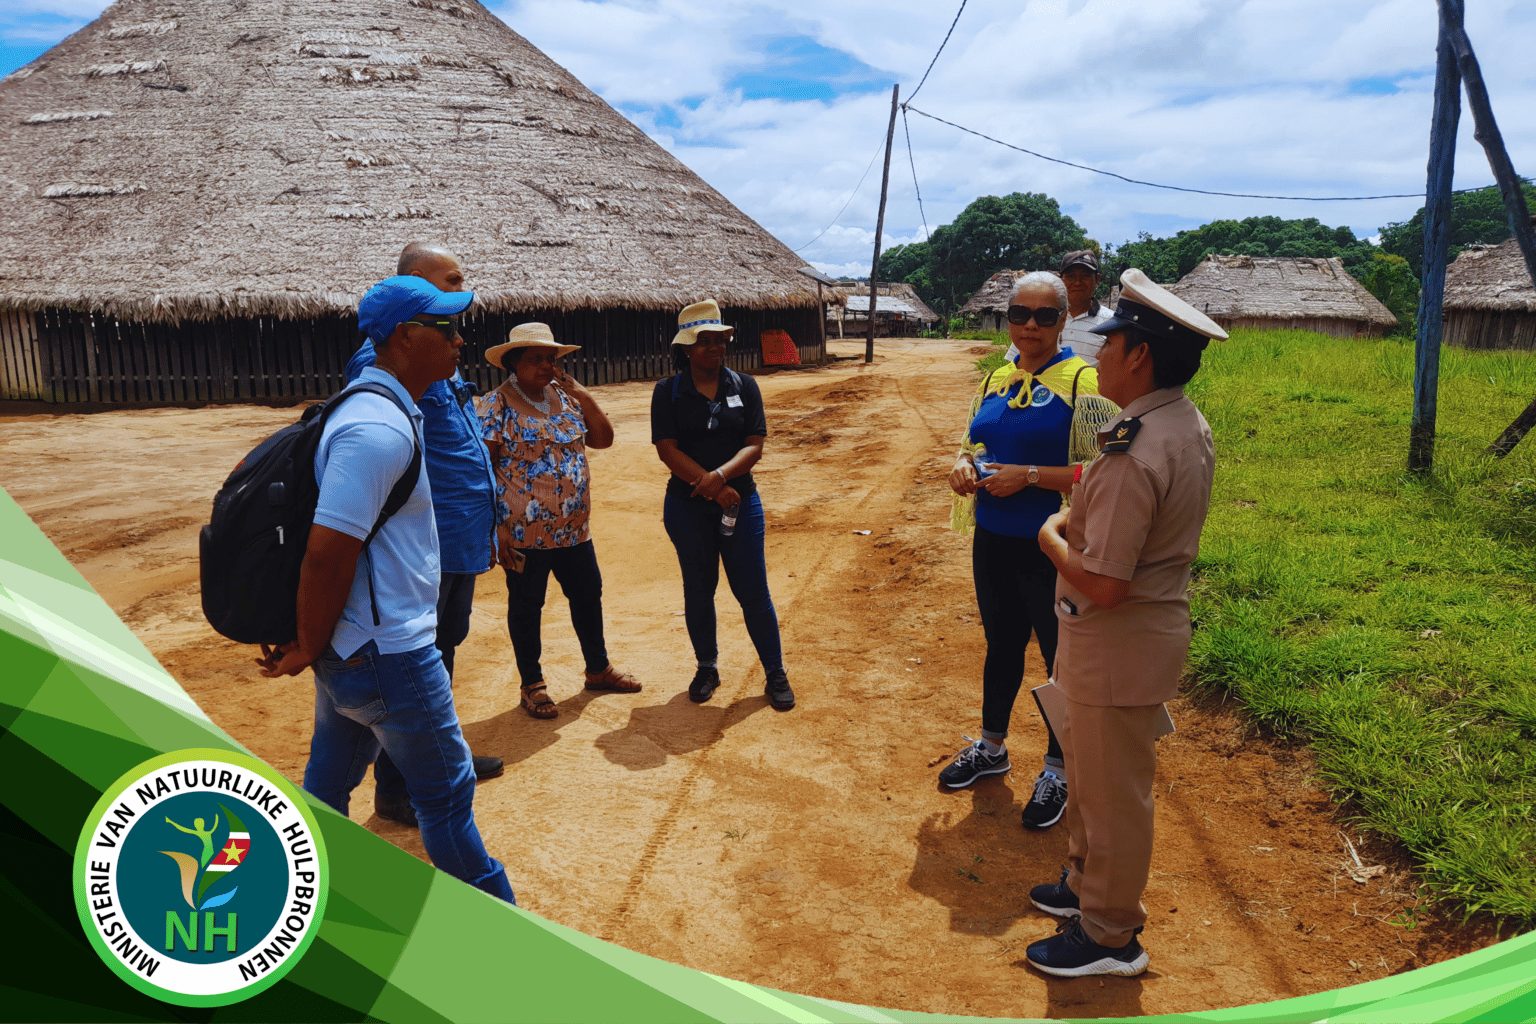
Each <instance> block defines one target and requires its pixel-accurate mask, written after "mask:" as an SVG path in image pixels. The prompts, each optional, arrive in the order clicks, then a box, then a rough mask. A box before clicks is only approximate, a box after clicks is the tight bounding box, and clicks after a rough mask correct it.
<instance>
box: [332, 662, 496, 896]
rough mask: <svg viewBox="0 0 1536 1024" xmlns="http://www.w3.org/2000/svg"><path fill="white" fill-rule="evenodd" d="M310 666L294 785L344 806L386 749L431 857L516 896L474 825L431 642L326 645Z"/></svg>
mask: <svg viewBox="0 0 1536 1024" xmlns="http://www.w3.org/2000/svg"><path fill="white" fill-rule="evenodd" d="M314 669H315V733H314V737H313V739H311V740H310V745H309V763H308V764H307V765H306V766H305V768H304V788H305V789H307V790H308V791H309V792H311V793H313V794H314V795H315V796H316V797H318V798H319V799H320V800H322V801H324V802H325V803H327V804H329V805H330V806H331V807H333V808H335V809H336V810H337V811H338V812H339V813H341V814H342V815H345V814H346V813H347V805H348V803H349V800H350V797H351V794H352V790H353V789H354V788H356V786H357V784H358V783H359V782H361V781H362V779H363V775H364V774H365V773H366V772H367V771H368V763H369V762H370V761H372V760H373V759H374V757H375V756H376V755H377V754H378V752H379V751H380V750H381V749H382V750H388V751H389V752H390V756H391V757H393V758H394V759H395V760H396V761H397V762H398V763H399V764H400V766H401V768H402V770H403V771H404V772H405V784H406V787H407V789H408V790H409V791H410V797H411V806H413V807H414V808H415V809H416V820H417V821H419V822H420V823H421V842H422V845H423V846H425V847H426V848H427V856H428V857H431V858H432V863H433V864H435V865H437V866H438V867H439V868H441V869H442V870H444V871H446V872H448V873H449V874H450V875H453V876H454V877H455V878H460V879H463V880H464V881H466V882H468V883H469V884H470V885H473V886H476V887H478V888H480V889H483V890H485V891H486V892H488V893H490V894H491V895H492V896H499V897H500V898H501V899H504V900H506V901H507V902H508V903H512V902H516V901H515V900H514V899H513V896H512V886H511V885H510V884H509V883H508V882H507V873H506V871H505V870H504V869H503V868H502V866H501V864H500V863H499V862H498V861H497V860H496V859H495V858H494V857H492V856H491V855H490V854H488V853H486V852H485V843H484V842H483V841H482V839H481V838H480V830H479V829H478V828H477V827H476V826H475V812H474V800H475V772H474V768H473V767H471V765H470V754H469V745H468V744H466V743H465V742H464V733H463V732H462V731H461V730H460V728H459V716H458V712H456V711H455V710H454V707H453V690H452V689H451V688H450V687H449V684H448V673H447V672H446V671H445V670H444V669H443V659H442V656H441V655H439V654H438V653H437V649H436V648H435V647H422V648H419V649H417V650H414V651H405V652H402V653H399V654H380V653H379V652H378V648H377V647H376V646H375V645H374V644H373V643H372V642H369V643H367V644H365V645H363V647H362V648H361V649H360V650H358V651H357V652H355V653H354V654H353V655H352V657H350V658H347V659H345V660H343V659H341V658H338V657H337V656H336V652H334V651H332V650H329V649H327V650H326V652H325V653H324V654H323V655H321V656H320V658H319V659H318V660H317V661H316V662H315V664H314Z"/></svg>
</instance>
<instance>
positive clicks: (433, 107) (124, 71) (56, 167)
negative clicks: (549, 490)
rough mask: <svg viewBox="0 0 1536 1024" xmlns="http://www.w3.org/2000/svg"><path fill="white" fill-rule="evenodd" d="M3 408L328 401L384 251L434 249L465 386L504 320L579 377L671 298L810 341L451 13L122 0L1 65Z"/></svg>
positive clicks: (722, 202)
mask: <svg viewBox="0 0 1536 1024" xmlns="http://www.w3.org/2000/svg"><path fill="white" fill-rule="evenodd" d="M0 200H3V206H4V209H5V217H6V237H7V239H8V240H9V244H8V245H6V246H5V247H4V250H3V252H0V398H8V399H40V400H43V401H48V402H56V403H124V402H131V403H147V404H161V403H182V402H203V401H248V400H273V399H291V398H300V397H311V396H320V395H325V394H328V393H330V392H331V391H333V390H335V389H336V388H337V387H339V386H340V385H341V383H342V372H343V367H344V365H345V361H346V359H347V356H348V355H349V354H350V353H351V352H352V351H353V350H354V349H355V348H356V345H357V340H358V335H357V331H356V324H355V320H354V318H353V309H354V306H355V303H356V302H357V299H358V298H359V297H360V296H361V295H362V294H363V292H364V290H365V289H366V288H367V287H368V285H369V284H371V283H372V282H373V281H376V280H378V279H379V278H382V277H385V276H387V275H389V274H391V273H393V270H394V262H395V258H396V256H397V254H398V253H399V251H400V248H401V246H402V245H403V244H404V243H405V242H407V241H411V240H422V241H430V242H439V243H442V244H445V245H447V246H449V247H450V248H452V249H454V250H455V251H457V252H458V253H459V254H460V256H461V258H462V260H463V262H464V265H465V268H466V270H467V272H468V275H469V282H470V286H471V287H473V288H474V290H475V291H476V292H477V294H478V296H479V301H478V302H477V303H476V306H475V307H474V310H473V311H472V314H473V315H472V317H471V321H472V322H471V323H470V324H469V325H468V326H469V330H467V331H466V346H465V352H464V367H465V370H464V372H465V374H466V376H473V377H477V378H478V379H479V381H480V383H481V384H482V386H487V385H490V384H491V383H493V382H494V380H495V376H496V375H495V372H494V371H492V370H491V369H490V368H489V367H487V366H485V365H484V361H483V359H481V357H480V353H481V351H483V349H484V347H485V346H486V345H488V344H493V343H495V342H497V341H500V340H501V339H502V338H503V337H504V336H505V333H506V330H507V328H508V327H509V326H510V325H512V324H515V323H518V322H520V321H524V320H543V321H546V322H548V323H549V324H550V325H551V326H552V327H553V328H554V332H555V336H556V337H558V338H559V339H561V340H562V341H568V342H572V343H575V344H579V345H581V346H583V347H582V350H581V351H580V352H579V353H577V354H576V355H575V356H573V357H572V358H571V359H570V360H569V362H570V363H572V364H573V365H572V370H573V372H575V373H576V374H577V375H578V376H579V377H581V378H582V379H584V380H586V381H587V382H589V383H604V382H608V381H617V380H625V379H633V378H643V377H653V376H657V375H660V374H663V373H667V372H670V367H671V364H670V361H669V357H668V352H667V342H668V341H669V340H670V338H671V337H672V334H673V332H674V330H675V323H676V321H675V318H676V314H677V311H678V309H680V308H681V307H682V306H684V305H685V304H687V303H689V302H692V301H695V300H697V299H700V298H704V297H706V296H711V297H714V298H715V299H717V300H719V302H720V303H721V305H722V306H723V307H725V316H726V317H727V319H728V320H729V321H730V322H731V323H734V324H735V325H736V326H737V337H738V345H737V346H736V347H735V348H734V349H733V353H732V355H731V357H730V359H731V363H732V365H734V366H738V367H747V366H753V365H756V364H757V362H758V360H759V348H758V340H759V335H760V334H761V332H763V331H765V330H770V329H781V330H785V331H788V333H789V334H790V335H791V336H792V337H793V339H794V341H795V342H796V343H797V344H798V345H799V346H800V348H801V353H802V356H803V357H804V358H806V359H807V360H808V361H811V360H814V359H816V358H817V357H818V356H819V346H820V331H821V326H822V323H821V317H822V311H821V302H820V300H819V299H818V297H817V285H816V283H815V282H814V281H813V280H811V279H809V278H807V277H804V276H801V275H800V274H798V273H796V271H797V270H798V269H799V268H801V267H802V266H803V261H801V260H800V259H799V258H798V257H796V256H795V255H794V253H792V252H790V251H789V250H788V249H787V248H786V247H785V246H784V245H783V244H781V243H780V242H779V241H778V240H777V239H775V238H773V237H772V236H771V235H769V234H768V232H767V231H765V230H764V229H763V228H762V227H760V226H759V225H758V224H756V223H755V222H754V221H753V220H752V219H751V218H749V217H747V216H746V215H745V214H743V213H742V212H741V211H740V210H738V209H737V208H736V207H735V206H733V205H732V204H731V203H730V202H729V201H728V200H727V199H726V198H725V197H724V196H722V195H721V194H720V193H718V192H716V191H715V190H714V189H713V188H711V187H710V186H709V185H707V184H706V183H705V182H704V181H703V180H702V179H700V178H699V177H698V176H697V175H695V174H694V173H693V172H692V171H691V170H689V169H688V168H687V167H686V166H684V165H683V164H682V163H680V162H679V161H678V160H677V159H676V158H674V157H673V156H671V155H670V154H669V153H667V152H666V151H665V150H664V149H662V148H661V147H660V146H658V145H657V144H655V143H654V142H652V141H651V140H650V139H649V138H647V137H646V135H645V134H644V133H643V132H642V131H640V129H638V128H637V127H635V126H634V125H633V124H631V123H630V122H629V121H628V120H626V119H625V118H624V117H623V116H622V115H620V114H619V113H618V112H617V111H615V110H614V109H613V108H612V107H610V106H609V105H608V104H607V103H605V102H604V101H603V100H602V99H601V98H599V97H598V96H597V95H595V94H594V93H593V92H592V91H591V90H589V89H588V88H586V86H584V85H582V84H581V83H580V82H579V81H577V80H576V79H575V78H574V77H572V76H571V75H570V74H569V73H568V72H567V71H565V69H563V68H561V67H560V66H559V65H557V64H556V63H554V62H553V61H552V60H550V59H549V58H548V57H546V56H545V55H544V54H543V53H541V52H540V51H539V50H537V49H536V48H535V47H533V46H532V45H531V44H530V43H529V42H528V41H527V40H526V39H524V38H523V37H522V36H520V35H518V34H517V33H516V32H514V31H512V30H511V29H510V28H508V27H507V26H506V25H505V24H503V23H502V22H501V21H499V20H497V18H495V17H494V16H493V15H492V14H491V13H490V12H489V11H487V10H486V9H485V8H484V7H483V6H481V5H480V4H479V3H476V2H474V0H409V2H391V3H371V2H366V0H328V2H326V3H323V4H274V3H266V2H257V3H232V2H229V0H177V2H176V3H174V4H168V3H165V2H162V0H119V2H117V3H115V4H113V5H112V6H111V7H109V8H108V9H107V11H106V13H105V14H104V15H103V16H102V17H101V18H99V19H98V20H96V21H94V22H92V23H91V24H90V25H88V26H86V27H85V28H84V29H82V30H81V31H79V32H77V33H75V34H74V35H72V36H70V37H69V38H68V39H66V40H65V41H64V42H62V43H60V44H59V45H58V46H56V47H54V48H53V49H51V50H49V51H48V52H47V53H45V54H43V55H42V56H41V57H39V58H37V59H36V60H34V61H32V62H31V63H30V64H28V65H27V66H26V67H23V68H21V69H20V70H18V71H16V72H15V73H13V74H11V75H10V76H8V77H7V78H6V79H5V80H4V81H3V82H0Z"/></svg>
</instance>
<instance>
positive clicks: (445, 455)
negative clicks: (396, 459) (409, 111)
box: [347, 242, 503, 827]
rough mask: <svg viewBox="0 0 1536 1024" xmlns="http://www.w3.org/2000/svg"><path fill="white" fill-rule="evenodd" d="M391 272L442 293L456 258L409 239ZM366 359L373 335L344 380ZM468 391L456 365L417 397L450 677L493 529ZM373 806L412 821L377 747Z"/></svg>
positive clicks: (480, 775) (452, 285)
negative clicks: (437, 551)
mask: <svg viewBox="0 0 1536 1024" xmlns="http://www.w3.org/2000/svg"><path fill="white" fill-rule="evenodd" d="M395 273H396V274H398V275H404V276H410V277H417V278H421V279H422V280H425V281H428V282H430V283H431V284H433V285H435V286H436V287H438V288H440V289H442V290H443V291H445V292H459V291H463V289H464V271H463V269H462V268H461V267H460V265H459V258H458V257H457V256H455V255H454V254H453V253H452V252H451V251H449V250H448V249H447V248H445V247H443V246H441V245H435V244H431V243H427V242H409V243H407V244H406V246H405V248H404V249H402V250H401V252H400V259H399V262H398V263H397V264H396V268H395ZM373 361H374V346H373V342H372V341H370V340H367V339H364V341H363V344H362V346H361V347H360V348H359V349H358V350H357V352H356V353H354V354H353V356H352V358H351V359H350V360H349V361H348V362H347V380H349V381H353V380H356V379H357V377H358V375H359V374H360V373H361V372H362V371H363V369H364V367H367V366H372V365H373ZM472 397H473V390H472V389H471V387H470V385H469V384H468V383H466V382H465V380H464V378H463V377H462V376H460V375H459V372H458V370H457V369H455V370H454V372H453V376H451V377H449V378H448V379H447V380H439V381H434V382H433V383H432V385H431V386H430V387H428V388H427V390H426V393H425V394H423V395H422V396H421V401H420V403H419V404H420V406H421V415H422V434H423V437H424V438H425V441H426V452H425V456H426V464H427V479H428V480H429V481H430V482H431V484H432V510H433V514H434V515H435V516H436V520H437V540H438V546H439V549H440V551H441V558H442V584H441V589H440V590H439V591H438V596H437V640H436V644H437V649H438V651H439V652H441V653H442V656H443V667H444V668H446V669H447V670H448V677H449V679H452V678H453V660H454V652H455V651H456V650H457V649H458V646H459V645H460V644H461V643H463V642H464V639H465V637H467V636H469V616H470V610H471V608H472V607H473V604H474V599H475V578H476V577H477V576H479V575H480V574H481V573H483V572H485V571H486V570H487V569H489V568H490V567H491V564H492V561H493V558H492V553H491V552H492V544H493V543H494V542H493V539H492V538H493V531H494V530H495V493H496V491H495V482H494V478H493V477H492V475H491V460H490V453H489V452H487V451H486V448H485V444H484V443H483V442H482V441H481V440H480V424H479V421H478V420H477V419H476V418H475V411H474V409H473V407H472V403H471V401H470V399H471V398H472ZM474 766H475V778H477V779H490V778H495V777H496V776H498V775H500V774H501V773H502V769H503V765H502V760H501V758H499V757H491V756H490V755H487V754H476V755H475V756H474ZM373 774H374V781H375V783H376V788H375V790H374V801H373V806H374V810H375V811H376V812H377V813H378V815H379V817H381V818H387V819H388V820H390V821H394V822H399V823H400V824H402V825H410V826H412V827H414V826H415V825H416V812H415V811H414V810H412V808H411V801H410V799H409V798H408V797H407V796H406V793H405V780H404V779H402V778H401V777H400V771H399V769H397V768H396V767H395V765H394V763H393V762H391V761H390V758H389V753H388V752H387V751H384V752H380V754H379V760H378V763H376V764H375V765H374V768H373Z"/></svg>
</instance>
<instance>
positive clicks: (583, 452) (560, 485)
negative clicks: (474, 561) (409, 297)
mask: <svg viewBox="0 0 1536 1024" xmlns="http://www.w3.org/2000/svg"><path fill="white" fill-rule="evenodd" d="M577 348H579V346H577V345H561V344H559V343H557V342H556V341H555V338H554V335H553V334H552V333H551V332H550V329H549V327H548V326H547V325H545V324H540V323H528V324H519V325H518V326H516V327H514V328H512V330H511V332H510V333H509V334H508V335H507V340H506V342H505V343H504V344H501V345H493V346H492V347H491V348H489V349H487V350H486V353H485V358H486V359H487V360H488V361H489V362H490V363H491V365H492V366H496V367H499V368H501V369H504V370H506V371H508V373H507V379H506V381H505V382H504V383H503V384H502V385H501V387H499V388H497V389H496V390H495V391H493V392H491V393H490V394H489V395H487V396H485V398H484V399H482V400H481V402H480V410H479V411H480V420H481V423H482V424H483V427H484V436H485V443H486V447H488V448H489V449H490V450H491V461H492V464H493V465H494V467H495V470H496V492H497V493H496V509H497V519H498V522H499V524H500V525H498V526H497V528H496V541H497V549H498V551H497V560H498V561H499V562H500V563H501V566H502V568H503V569H505V570H506V573H507V632H508V633H509V634H510V635H511V637H512V653H513V656H514V657H515V658H516V659H517V670H518V674H519V675H520V676H521V677H522V707H523V710H525V711H527V712H528V714H530V715H532V716H533V717H534V718H554V717H556V716H558V715H559V713H560V709H559V708H558V707H556V705H555V702H554V701H553V700H551V699H550V697H549V692H548V691H547V690H546V688H545V686H544V670H543V668H542V667H540V665H539V656H540V654H541V653H542V642H541V640H540V638H539V624H540V618H541V615H542V612H543V609H544V593H545V590H546V588H547V586H548V584H549V577H550V574H551V573H553V574H554V577H555V579H556V580H558V581H559V583H560V589H561V590H563V591H564V592H565V596H566V600H567V601H568V602H569V603H570V606H571V625H572V626H574V627H575V629H576V637H577V639H578V640H580V642H581V654H582V657H583V658H584V659H585V661H586V675H587V689H589V690H612V691H616V692H619V693H638V692H639V690H640V684H639V683H638V682H636V681H635V679H634V678H633V677H632V676H629V675H627V674H625V673H623V672H620V671H618V670H617V669H615V668H614V667H613V665H612V663H610V662H609V660H608V648H607V645H606V643H605V642H604V639H603V578H602V574H601V573H600V572H599V571H598V568H597V554H596V552H595V551H594V550H593V547H592V535H591V531H590V529H589V522H590V518H591V507H590V502H589V500H588V488H587V481H588V472H587V448H588V447H592V448H607V447H609V446H611V445H612V444H613V424H612V423H610V422H609V421H608V417H607V416H606V415H604V413H603V410H602V408H601V407H599V406H598V404H597V399H596V398H594V397H592V392H590V391H588V390H587V389H586V388H584V387H582V386H581V384H579V383H578V382H577V381H576V379H575V378H573V377H572V376H571V375H570V374H568V373H566V372H565V370H564V369H562V368H561V366H560V364H559V360H560V357H561V356H564V355H567V354H569V353H571V352H575V351H576V350H577Z"/></svg>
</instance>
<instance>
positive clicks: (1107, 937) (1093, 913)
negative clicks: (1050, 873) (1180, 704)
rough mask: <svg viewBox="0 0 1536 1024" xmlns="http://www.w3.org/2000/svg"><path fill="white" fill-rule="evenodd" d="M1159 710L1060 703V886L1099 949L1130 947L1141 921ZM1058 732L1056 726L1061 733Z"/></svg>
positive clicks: (1148, 863)
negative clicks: (1064, 783) (1063, 780)
mask: <svg viewBox="0 0 1536 1024" xmlns="http://www.w3.org/2000/svg"><path fill="white" fill-rule="evenodd" d="M1161 709H1162V705H1161V704H1152V705H1150V706H1146V707H1121V708H1117V707H1100V706H1098V705H1095V704H1079V703H1077V702H1076V701H1073V700H1070V699H1069V700H1068V701H1067V715H1066V721H1065V722H1063V723H1060V724H1059V725H1058V726H1057V729H1056V732H1057V734H1058V736H1059V738H1060V739H1061V748H1062V751H1063V752H1064V753H1065V755H1066V763H1067V778H1068V779H1069V780H1070V782H1069V785H1070V786H1071V791H1072V796H1071V798H1070V799H1069V800H1068V801H1067V813H1066V820H1067V868H1068V871H1067V887H1068V888H1070V889H1071V890H1072V891H1073V892H1074V893H1076V894H1077V900H1078V903H1079V905H1080V906H1081V907H1082V911H1083V918H1082V923H1083V931H1085V932H1087V933H1088V937H1089V938H1090V939H1092V940H1093V941H1094V942H1097V943H1098V944H1099V945H1101V946H1114V947H1119V946H1123V945H1125V944H1126V943H1127V942H1130V941H1131V938H1132V936H1133V935H1134V934H1135V929H1137V928H1139V927H1141V926H1142V925H1143V924H1145V923H1146V920H1147V908H1146V907H1144V906H1142V903H1141V894H1142V892H1143V891H1144V890H1145V889H1146V887H1147V875H1148V873H1149V872H1150V871H1151V868H1152V778H1153V774H1154V772H1155V771H1156V768H1157V750H1156V743H1157V728H1158V725H1159V723H1160V722H1161V720H1162V714H1161ZM1063 726H1064V728H1063Z"/></svg>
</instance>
